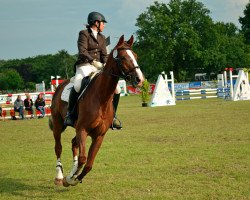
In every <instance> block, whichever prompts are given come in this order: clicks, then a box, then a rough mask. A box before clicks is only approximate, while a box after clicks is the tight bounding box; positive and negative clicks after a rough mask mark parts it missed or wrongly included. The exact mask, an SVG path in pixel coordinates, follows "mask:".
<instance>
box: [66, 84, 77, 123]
mask: <svg viewBox="0 0 250 200" xmlns="http://www.w3.org/2000/svg"><path fill="white" fill-rule="evenodd" d="M78 97H79V93H78V92H76V91H75V88H74V87H72V89H71V91H70V95H69V103H68V112H67V115H66V117H65V120H64V125H65V126H72V127H74V123H75V118H76V117H75V116H74V113H73V111H74V108H75V105H76V102H77V99H78Z"/></svg>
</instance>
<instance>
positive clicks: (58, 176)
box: [54, 158, 63, 185]
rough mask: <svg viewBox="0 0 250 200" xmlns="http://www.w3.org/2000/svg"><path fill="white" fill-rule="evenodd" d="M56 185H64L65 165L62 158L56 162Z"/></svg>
mask: <svg viewBox="0 0 250 200" xmlns="http://www.w3.org/2000/svg"><path fill="white" fill-rule="evenodd" d="M54 183H55V185H63V167H62V163H61V160H60V158H59V159H57V162H56V177H55V180H54Z"/></svg>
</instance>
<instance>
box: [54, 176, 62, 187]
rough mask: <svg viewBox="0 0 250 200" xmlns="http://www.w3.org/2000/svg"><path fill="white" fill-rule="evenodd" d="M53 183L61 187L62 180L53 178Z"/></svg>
mask: <svg viewBox="0 0 250 200" xmlns="http://www.w3.org/2000/svg"><path fill="white" fill-rule="evenodd" d="M54 183H55V185H58V186H61V185H63V179H58V178H55V180H54Z"/></svg>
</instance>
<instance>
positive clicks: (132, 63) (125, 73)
mask: <svg viewBox="0 0 250 200" xmlns="http://www.w3.org/2000/svg"><path fill="white" fill-rule="evenodd" d="M133 42H134V37H133V36H131V37H130V39H129V40H128V41H124V36H121V37H120V39H119V42H118V43H117V45H116V46H115V48H114V49H113V51H112V52H111V54H112V57H113V59H114V60H115V62H116V66H117V67H118V71H119V72H118V73H119V76H120V77H121V78H124V79H125V80H126V81H130V82H131V84H132V85H133V86H134V87H137V86H139V87H140V86H142V83H143V81H144V76H143V74H142V72H141V70H140V67H139V65H138V63H137V55H136V54H135V53H134V52H133V51H132V48H131V47H132V45H133Z"/></svg>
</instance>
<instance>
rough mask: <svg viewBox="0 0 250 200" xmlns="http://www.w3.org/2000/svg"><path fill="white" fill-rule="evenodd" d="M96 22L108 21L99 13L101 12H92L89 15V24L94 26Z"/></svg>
mask: <svg viewBox="0 0 250 200" xmlns="http://www.w3.org/2000/svg"><path fill="white" fill-rule="evenodd" d="M95 21H99V22H105V23H107V21H106V20H105V17H104V16H103V15H102V14H101V13H99V12H91V13H89V16H88V24H89V25H92V24H94V23H95Z"/></svg>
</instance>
